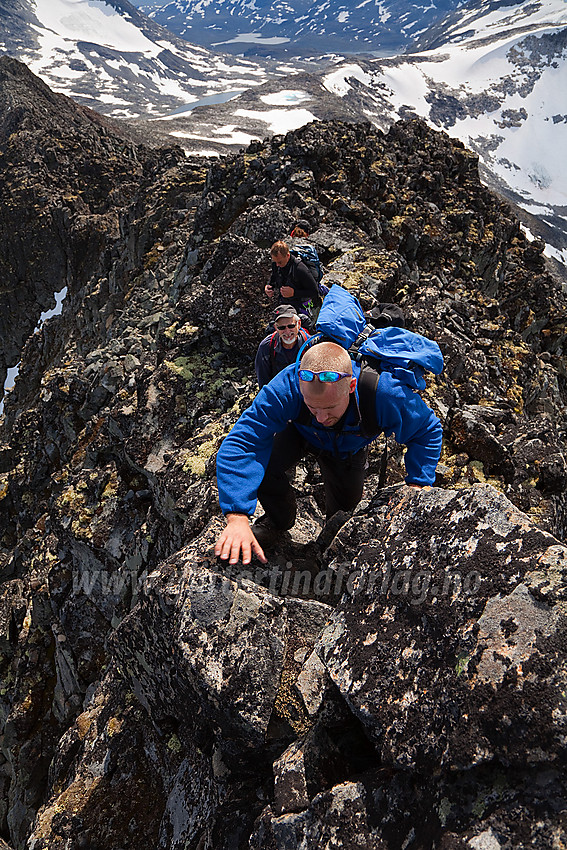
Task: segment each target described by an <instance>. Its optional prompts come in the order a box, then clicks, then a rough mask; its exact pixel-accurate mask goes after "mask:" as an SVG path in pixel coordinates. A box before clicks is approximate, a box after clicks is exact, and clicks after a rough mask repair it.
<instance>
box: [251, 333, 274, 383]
mask: <svg viewBox="0 0 567 850" xmlns="http://www.w3.org/2000/svg"><path fill="white" fill-rule="evenodd" d="M270 340H271V336H269V337H267V338H266V339H263V340H262V342H261V343H260V345H259V346H258V351H257V352H256V359H255V361H254V369H255V370H256V377H257V378H258V386H259V387H260V389H262V387H263V386H264V384H267V383H268V381H269V380H270V378H271V377H272V369H271V365H272V364H271V362H270Z"/></svg>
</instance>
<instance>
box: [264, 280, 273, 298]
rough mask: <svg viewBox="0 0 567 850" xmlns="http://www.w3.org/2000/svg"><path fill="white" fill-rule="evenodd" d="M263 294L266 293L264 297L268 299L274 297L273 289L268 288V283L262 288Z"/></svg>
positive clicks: (271, 287)
mask: <svg viewBox="0 0 567 850" xmlns="http://www.w3.org/2000/svg"><path fill="white" fill-rule="evenodd" d="M264 292H265V293H266V295H267V296H268V298H273V297H274V287H273V286H270V284H269V283H267V284H266V285H265V287H264Z"/></svg>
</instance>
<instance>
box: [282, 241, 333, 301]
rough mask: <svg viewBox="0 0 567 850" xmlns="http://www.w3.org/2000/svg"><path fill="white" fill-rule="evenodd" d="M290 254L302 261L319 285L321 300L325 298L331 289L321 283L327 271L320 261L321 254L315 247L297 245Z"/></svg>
mask: <svg viewBox="0 0 567 850" xmlns="http://www.w3.org/2000/svg"><path fill="white" fill-rule="evenodd" d="M290 253H291V254H292V255H293V256H294V257H297V258H298V259H300V260H301V262H302V263H304V264H305V265H306V266H307V268H308V269H309V271H310V272H311V274H312V275H313V277H314V278H315V282H316V284H317V289H318V290H319V295H320V296H321V298H324V297H325V295H326V294H327V293H328V291H329V287H328V286H327V285H326V284H324V283H321V278H322V277H323V275H324V273H325V270H324V268H323V265H322V263H321V260H320V259H319V254H318V253H317V251H316V250H315V248H314V247H313V245H295V246H294V247H293V248H291V249H290Z"/></svg>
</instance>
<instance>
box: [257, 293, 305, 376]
mask: <svg viewBox="0 0 567 850" xmlns="http://www.w3.org/2000/svg"><path fill="white" fill-rule="evenodd" d="M273 322H274V328H275V331H274V333H272V334H269V335H268V336H267V337H265V339H263V340H262V342H261V343H260V345H259V346H258V351H257V352H256V360H255V362H254V368H255V369H256V377H257V378H258V386H259V387H260V389H262V387H263V386H264V384H267V383H268V381H271V380H272V378H273V377H274V375H277V374H278V372H281V370H282V369H285V367H286V366H289V365H290V363H294V362H295V358H296V357H297V354H298V352H299V350H300V348H301V346H302V345H303V343H304V342H305V340H306V339H308V338H309V334H308V333H307V331H305V330H303V328H302V327H301V319H300V317H299V316H298V314H297V312H296V309H295V307H294V306H293V304H280V306H279V307H276V309H275V310H274V317H273Z"/></svg>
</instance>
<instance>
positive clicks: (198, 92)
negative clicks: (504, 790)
mask: <svg viewBox="0 0 567 850" xmlns="http://www.w3.org/2000/svg"><path fill="white" fill-rule="evenodd" d="M0 18H1V20H2V22H3V34H2V41H1V43H0V52H2V53H6V54H8V55H10V56H13V57H14V58H16V59H19V60H20V61H22V62H25V63H26V64H27V65H28V66H29V68H30V69H31V70H32V71H33V72H34V73H35V74H37V75H38V76H40V77H41V78H42V79H43V80H44V81H45V82H47V83H48V85H49V86H50V87H51V88H52V89H54V90H55V91H61V92H63V93H64V94H67V95H69V96H70V97H73V98H74V99H75V100H77V101H78V102H80V103H82V104H84V105H86V106H90V107H91V108H93V109H97V110H98V111H100V112H103V113H105V114H108V115H112V116H113V117H122V118H133V117H136V116H138V115H146V116H151V115H153V114H159V115H163V114H164V113H167V112H168V111H171V110H174V109H177V108H179V107H182V106H185V105H186V104H187V103H189V102H191V101H196V100H197V99H198V98H200V97H203V96H206V97H210V96H211V95H215V94H217V95H218V94H222V93H226V92H227V91H239V90H240V91H241V90H242V89H246V88H249V87H250V86H254V85H257V84H259V83H262V82H264V81H265V80H266V79H268V78H269V76H273V75H276V76H279V75H282V74H283V73H285V69H281V70H279V71H277V70H276V69H275V68H273V67H272V68H271V70H270V71H268V67H267V65H266V63H264V64H261V63H259V62H251V61H246V60H243V59H241V58H238V57H233V56H230V57H226V56H223V55H221V54H219V53H216V54H215V53H211V51H209V50H207V49H205V48H203V47H196V46H193V45H190V44H188V43H187V42H186V41H184V40H182V39H180V38H178V37H177V36H175V35H173V34H172V33H171V32H168V31H167V30H166V29H164V28H163V27H162V26H160V25H159V24H157V23H155V22H154V21H151V20H149V18H147V17H146V16H145V15H143V14H142V13H141V12H139V11H138V10H137V9H136V8H135V7H134V6H132V5H131V4H130V3H128V2H127V0H89V2H86V1H85V0H74V2H72V3H70V2H69V0H15V2H13V0H0ZM288 70H289V69H288Z"/></svg>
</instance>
